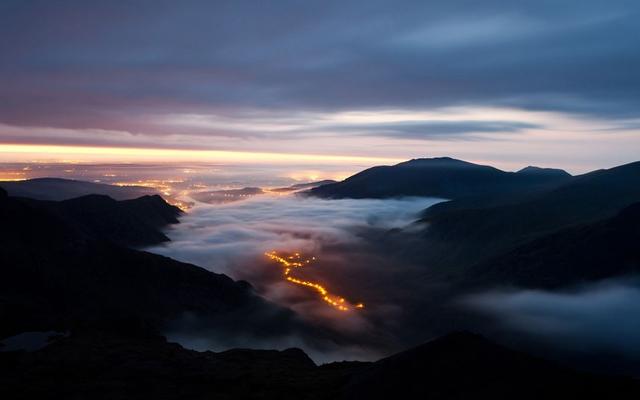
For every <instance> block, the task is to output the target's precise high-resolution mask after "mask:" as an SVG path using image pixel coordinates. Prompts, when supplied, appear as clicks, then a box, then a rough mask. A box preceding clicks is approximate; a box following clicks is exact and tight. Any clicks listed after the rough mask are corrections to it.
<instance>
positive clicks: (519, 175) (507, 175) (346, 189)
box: [308, 157, 571, 199]
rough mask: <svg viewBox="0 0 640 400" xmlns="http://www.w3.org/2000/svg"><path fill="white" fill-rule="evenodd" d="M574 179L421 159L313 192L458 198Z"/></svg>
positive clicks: (445, 159)
mask: <svg viewBox="0 0 640 400" xmlns="http://www.w3.org/2000/svg"><path fill="white" fill-rule="evenodd" d="M569 179H571V175H569V174H568V173H567V172H565V171H563V170H558V169H549V168H537V167H527V168H524V169H523V170H521V171H518V172H505V171H501V170H499V169H497V168H494V167H490V166H486V165H478V164H473V163H470V162H466V161H461V160H456V159H453V158H449V157H441V158H419V159H415V160H410V161H406V162H402V163H400V164H396V165H393V166H378V167H373V168H369V169H366V170H364V171H362V172H359V173H357V174H355V175H353V176H351V177H349V178H347V179H345V180H344V181H341V182H336V183H330V184H327V185H322V186H318V187H316V188H313V189H311V190H309V192H308V193H309V194H310V195H313V196H317V197H324V198H336V199H337V198H355V199H361V198H390V197H403V196H424V197H438V198H444V199H456V198H461V197H468V196H478V195H488V194H494V193H510V192H518V191H519V192H522V191H529V190H537V189H540V188H545V187H551V186H553V185H558V184H561V183H563V182H566V181H567V180H569Z"/></svg>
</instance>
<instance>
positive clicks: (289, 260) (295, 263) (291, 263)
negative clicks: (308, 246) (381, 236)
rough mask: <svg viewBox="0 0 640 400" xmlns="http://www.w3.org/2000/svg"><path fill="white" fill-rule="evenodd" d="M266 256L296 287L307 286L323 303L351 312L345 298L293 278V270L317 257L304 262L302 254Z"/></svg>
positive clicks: (270, 254) (274, 253)
mask: <svg viewBox="0 0 640 400" xmlns="http://www.w3.org/2000/svg"><path fill="white" fill-rule="evenodd" d="M264 255H265V256H267V257H268V258H269V259H270V260H273V261H276V262H277V263H278V264H280V265H281V266H283V267H284V270H283V276H284V278H285V279H286V280H287V281H289V282H291V283H294V284H296V285H300V286H306V287H309V288H311V289H313V290H315V291H316V292H318V293H319V294H320V296H321V298H322V300H323V301H325V302H326V303H328V304H329V305H330V306H332V307H334V308H335V309H337V310H339V311H349V310H350V309H351V308H350V307H349V306H347V305H345V303H346V300H345V299H344V297H340V296H336V295H332V294H330V293H329V290H327V288H325V287H324V286H322V285H320V284H319V283H316V282H311V281H305V280H302V279H298V278H295V277H293V276H291V269H292V268H302V267H303V266H305V265H307V264H309V262H311V261H312V260H315V259H316V258H315V257H313V258H312V259H306V260H303V259H302V256H301V255H300V253H293V254H292V255H289V256H287V257H282V256H280V255H278V253H277V252H276V251H270V252H267V253H264ZM353 307H354V308H364V304H362V303H358V304H355V305H354V306H353Z"/></svg>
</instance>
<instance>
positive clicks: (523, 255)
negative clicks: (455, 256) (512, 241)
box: [464, 203, 640, 289]
mask: <svg viewBox="0 0 640 400" xmlns="http://www.w3.org/2000/svg"><path fill="white" fill-rule="evenodd" d="M638 243H640V203H635V204H633V205H631V206H629V207H627V208H625V209H624V210H622V211H621V212H620V213H619V214H618V215H616V216H615V217H613V218H610V219H607V220H604V221H600V222H597V223H593V224H589V225H582V226H578V227H572V228H567V229H564V230H561V231H558V232H555V233H553V234H550V235H547V236H543V237H541V238H539V239H536V240H534V241H532V242H530V243H527V244H525V245H523V246H520V247H518V248H516V249H514V250H512V251H510V252H509V253H507V254H505V255H502V256H499V257H496V258H494V259H491V260H489V261H487V262H484V263H482V264H480V265H477V266H475V267H473V268H471V269H470V270H469V271H468V272H467V273H466V274H465V275H466V276H465V278H464V279H465V280H466V281H468V282H472V283H473V284H476V285H477V284H485V285H488V284H492V285H515V286H518V287H531V288H545V289H553V288H557V287H562V286H568V285H571V284H576V283H583V282H590V281H597V280H602V279H606V278H611V277H616V276H625V275H632V274H637V273H638V272H640V246H638Z"/></svg>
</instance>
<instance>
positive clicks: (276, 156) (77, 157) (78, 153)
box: [0, 144, 399, 164]
mask: <svg viewBox="0 0 640 400" xmlns="http://www.w3.org/2000/svg"><path fill="white" fill-rule="evenodd" d="M0 155H1V156H2V158H3V159H5V160H3V161H28V160H34V159H35V160H39V159H46V160H47V161H52V160H55V161H62V160H65V161H67V162H69V161H70V160H73V162H93V161H104V160H111V161H122V162H127V161H136V162H140V161H171V162H175V161H192V162H193V161H217V162H239V163H243V162H244V163H259V162H269V163H292V162H295V163H317V162H337V163H360V164H361V163H367V164H373V163H394V162H397V161H399V160H396V159H389V158H380V157H363V156H343V155H325V154H292V153H270V152H250V151H227V150H188V149H153V148H132V147H92V146H56V145H28V144H0ZM10 158H12V159H11V160H9V159H10Z"/></svg>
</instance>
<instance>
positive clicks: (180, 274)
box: [0, 191, 292, 337]
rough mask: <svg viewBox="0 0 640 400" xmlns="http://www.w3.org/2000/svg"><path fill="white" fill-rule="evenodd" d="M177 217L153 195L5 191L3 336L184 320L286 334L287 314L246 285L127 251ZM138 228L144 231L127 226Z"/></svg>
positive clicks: (1, 206) (0, 282)
mask: <svg viewBox="0 0 640 400" xmlns="http://www.w3.org/2000/svg"><path fill="white" fill-rule="evenodd" d="M143 209H144V210H143ZM138 211H139V212H138ZM176 213H177V210H176V209H174V208H173V207H171V206H169V205H167V204H166V203H164V201H163V200H162V199H161V198H157V197H144V198H141V199H137V200H131V201H126V202H116V201H114V200H112V199H109V198H105V197H104V196H88V197H84V198H80V199H74V200H70V201H65V202H59V203H55V202H41V201H36V200H32V199H21V198H14V197H8V196H6V192H4V191H2V195H0V221H2V223H1V224H0V242H1V243H2V246H1V247H0V274H1V275H2V279H0V318H1V319H2V321H3V323H2V326H1V329H0V337H2V336H8V335H11V334H16V333H19V332H24V331H30V330H35V331H46V330H73V329H77V328H79V327H82V326H86V325H89V326H94V325H97V326H114V325H120V324H122V325H125V326H132V325H141V326H147V327H148V328H149V329H151V330H152V331H157V330H159V329H162V327H166V326H167V324H170V323H171V322H172V321H176V320H179V319H181V318H183V317H184V316H185V315H192V316H193V318H194V319H196V320H199V321H202V324H203V326H206V325H208V326H217V327H218V329H219V330H224V329H227V328H228V329H231V330H234V329H237V330H239V331H242V330H245V331H246V332H251V331H255V330H263V331H264V332H270V331H277V330H279V329H283V330H285V331H287V330H288V329H290V328H291V326H292V325H291V324H292V322H291V320H292V316H291V314H290V313H288V312H286V311H285V310H282V309H280V308H279V307H276V306H275V305H272V304H270V303H268V302H266V301H264V300H263V299H261V298H260V297H258V296H257V295H256V294H255V293H254V292H253V290H252V289H251V288H250V286H249V285H248V284H246V283H242V282H234V281H233V280H231V279H230V278H228V277H227V276H225V275H220V274H215V273H212V272H209V271H207V270H205V269H203V268H200V267H196V266H194V265H191V264H186V263H181V262H178V261H175V260H172V259H170V258H167V257H162V256H159V255H155V254H151V253H147V252H143V251H137V250H134V249H130V248H127V247H124V246H123V244H132V243H140V242H141V241H143V240H142V239H141V238H136V237H135V234H138V233H141V234H142V235H143V236H144V238H143V239H144V240H148V239H149V238H156V239H158V238H160V239H161V238H163V237H164V236H162V234H161V233H160V232H159V230H156V229H154V228H153V227H154V226H157V224H159V223H162V222H165V221H172V220H173V219H175V215H177V214H176ZM134 217H135V219H134V220H133V221H127V219H128V218H134ZM138 222H144V226H143V227H137V228H133V227H131V223H138ZM130 227H131V228H132V229H134V231H127V230H128V229H129V228H130ZM135 229H137V230H135ZM152 231H156V232H155V234H154V235H149V232H152ZM249 319H250V321H249Z"/></svg>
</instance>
